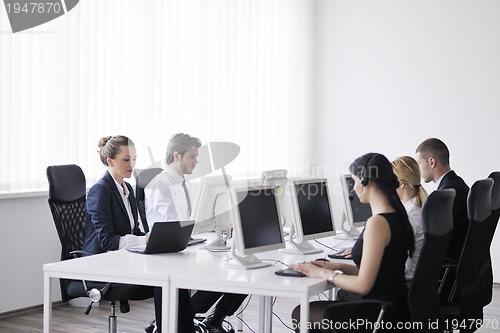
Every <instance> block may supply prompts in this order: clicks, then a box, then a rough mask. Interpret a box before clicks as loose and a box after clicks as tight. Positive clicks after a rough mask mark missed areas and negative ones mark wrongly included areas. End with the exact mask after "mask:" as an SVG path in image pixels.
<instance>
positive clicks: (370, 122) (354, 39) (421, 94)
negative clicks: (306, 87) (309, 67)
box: [314, 0, 500, 282]
mask: <svg viewBox="0 0 500 333" xmlns="http://www.w3.org/2000/svg"><path fill="white" fill-rule="evenodd" d="M499 14H500V2H498V1H491V0H476V1H463V0H460V1H457V0H441V1H434V0H425V1H399V0H382V1H370V0H358V1H342V0H318V1H317V3H316V16H317V17H316V22H317V26H316V38H317V39H316V44H315V45H316V49H315V51H316V62H315V63H316V79H317V81H316V92H317V96H316V101H317V105H316V111H317V112H318V118H317V126H318V131H317V132H316V133H317V137H316V142H318V144H317V145H316V146H315V147H316V150H315V153H314V156H315V159H316V161H315V164H316V165H317V166H328V170H329V175H330V176H331V177H334V176H336V174H337V173H339V170H340V171H346V169H347V167H348V166H349V163H350V162H352V160H354V159H355V158H356V157H358V156H360V155H362V154H364V153H366V152H369V151H376V152H381V153H383V154H385V155H386V156H387V157H388V158H389V159H394V158H396V157H398V156H400V155H411V156H413V155H414V151H415V148H416V147H417V145H418V144H419V143H420V142H421V141H423V140H424V139H426V138H428V137H438V138H441V139H442V140H443V141H444V142H445V143H446V144H447V145H448V147H449V149H450V154H451V166H452V168H453V169H455V170H456V172H457V173H458V174H459V175H461V176H462V177H463V178H464V180H465V181H466V182H467V183H468V184H469V185H472V184H473V182H474V181H475V180H477V179H480V178H485V177H487V176H488V175H489V173H490V172H491V171H494V170H500V154H499V153H498V149H495V148H496V147H497V145H498V142H499V140H498V132H497V130H498V129H497V128H498V124H499V120H500V116H499V115H498V110H499V109H500V94H499V91H500V80H499V78H500V62H499V61H498V59H500V38H498V36H500V20H498V17H499ZM427 188H428V189H432V188H433V187H432V186H430V187H429V186H428V187H427ZM337 206H338V203H337ZM499 250H500V237H499V236H498V232H497V237H496V239H495V243H494V244H493V249H492V253H499V252H500V251H499ZM493 265H494V270H495V281H496V282H500V257H498V255H497V256H494V258H493Z"/></svg>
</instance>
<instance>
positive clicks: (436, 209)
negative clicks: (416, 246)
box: [408, 189, 455, 332]
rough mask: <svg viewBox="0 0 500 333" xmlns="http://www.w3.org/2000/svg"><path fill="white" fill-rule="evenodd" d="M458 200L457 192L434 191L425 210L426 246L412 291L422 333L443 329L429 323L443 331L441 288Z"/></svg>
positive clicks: (414, 313) (413, 315) (415, 319)
mask: <svg viewBox="0 0 500 333" xmlns="http://www.w3.org/2000/svg"><path fill="white" fill-rule="evenodd" d="M454 198H455V190H454V189H446V190H438V191H434V192H432V193H431V194H430V195H429V197H428V198H427V200H426V201H425V203H424V206H423V207H422V226H423V230H424V243H423V245H422V250H421V252H420V257H419V259H418V262H417V266H416V268H415V273H414V275H413V279H412V281H411V283H410V289H409V292H408V306H409V308H410V315H411V319H412V321H413V322H414V323H422V324H423V325H426V327H422V330H419V331H428V332H430V331H439V326H438V327H429V326H427V325H428V324H429V323H438V324H440V326H441V331H442V330H443V327H442V319H443V318H442V317H443V314H442V311H441V307H440V300H439V294H438V289H437V285H438V281H439V279H440V274H441V267H442V265H443V262H444V258H445V255H446V251H447V250H448V244H449V242H450V239H451V235H452V233H453V213H452V211H453V200H454ZM432 286H436V287H435V288H433V287H432Z"/></svg>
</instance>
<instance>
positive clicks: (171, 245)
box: [127, 221, 194, 254]
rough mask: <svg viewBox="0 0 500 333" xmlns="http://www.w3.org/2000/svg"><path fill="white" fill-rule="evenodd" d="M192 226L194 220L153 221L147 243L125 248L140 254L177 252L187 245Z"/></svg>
mask: <svg viewBox="0 0 500 333" xmlns="http://www.w3.org/2000/svg"><path fill="white" fill-rule="evenodd" d="M193 228H194V221H175V222H155V223H154V224H153V228H152V229H151V232H150V234H149V240H148V243H147V245H146V246H145V247H144V246H139V247H130V248H127V250H128V251H130V252H134V253H142V254H154V253H172V252H179V251H182V250H184V249H185V248H186V247H187V245H188V242H189V239H190V237H191V232H192V231H193Z"/></svg>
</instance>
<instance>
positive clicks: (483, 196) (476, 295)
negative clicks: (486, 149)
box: [456, 178, 493, 320]
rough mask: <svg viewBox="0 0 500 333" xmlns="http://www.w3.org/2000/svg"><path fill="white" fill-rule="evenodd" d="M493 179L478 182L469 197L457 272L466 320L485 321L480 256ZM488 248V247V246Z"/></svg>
mask: <svg viewBox="0 0 500 333" xmlns="http://www.w3.org/2000/svg"><path fill="white" fill-rule="evenodd" d="M492 188H493V179H490V178H487V179H481V180H478V181H476V182H475V183H474V184H473V185H472V187H471V189H470V191H469V195H468V197H467V213H468V216H469V228H468V230H467V236H466V238H465V244H464V247H463V250H462V254H461V256H460V260H459V262H458V268H457V277H456V284H457V289H456V290H457V296H458V303H459V304H460V307H461V313H462V318H463V319H468V320H473V319H482V318H483V293H482V290H481V281H480V277H479V269H480V254H481V252H482V248H483V247H484V246H485V244H484V235H485V232H486V231H485V228H486V227H487V224H486V223H485V221H487V219H488V217H489V216H490V215H491V190H492ZM487 246H488V248H489V245H487Z"/></svg>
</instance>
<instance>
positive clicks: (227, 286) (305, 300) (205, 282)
mask: <svg viewBox="0 0 500 333" xmlns="http://www.w3.org/2000/svg"><path fill="white" fill-rule="evenodd" d="M320 241H321V242H322V243H323V244H325V245H327V246H332V247H333V246H334V245H336V244H339V243H343V244H345V243H346V242H345V241H344V240H342V239H335V238H333V237H329V238H325V239H321V240H320ZM311 243H312V244H313V245H314V246H315V247H317V248H320V249H323V250H324V251H323V252H321V253H317V254H310V255H300V254H288V253H283V252H281V250H274V251H268V252H263V253H259V254H257V257H258V258H260V259H265V260H263V261H264V262H268V263H271V264H273V263H274V262H273V260H279V261H281V262H283V263H286V264H291V263H296V262H302V261H311V260H314V259H317V258H326V257H327V255H328V254H329V253H331V252H332V250H330V249H328V248H326V247H323V246H321V245H320V244H318V243H316V242H314V241H311ZM227 260H228V259H225V260H223V261H220V262H219V263H218V264H215V265H212V266H209V267H198V268H195V269H192V270H184V271H179V272H176V273H173V274H171V276H170V305H169V311H170V314H169V318H177V307H176V304H177V298H178V290H179V289H200V290H209V291H218V292H228V293H238V294H251V295H259V296H261V298H260V309H259V317H260V318H259V329H258V332H262V333H268V332H271V331H272V329H271V325H272V324H271V317H272V306H271V299H270V298H271V297H285V298H295V299H298V301H299V302H298V303H300V306H301V307H300V321H301V322H302V323H305V322H307V321H308V320H309V299H310V297H311V296H315V295H317V294H319V293H322V292H324V291H326V290H329V289H331V288H332V287H333V286H332V285H331V284H329V283H327V282H326V281H325V280H323V279H318V278H310V277H300V278H299V277H285V276H278V275H276V274H275V273H274V272H275V271H277V270H279V269H282V268H284V267H285V266H284V265H283V264H281V263H279V262H278V263H276V264H275V265H272V266H269V267H265V268H258V269H248V270H245V269H238V268H228V267H226V266H225V265H224V261H227ZM343 261H344V262H345V260H343ZM176 324H177V323H176V321H175V320H171V321H170V322H169V326H168V332H176V329H177V327H176ZM301 332H302V333H305V332H307V326H306V325H302V326H301Z"/></svg>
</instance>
